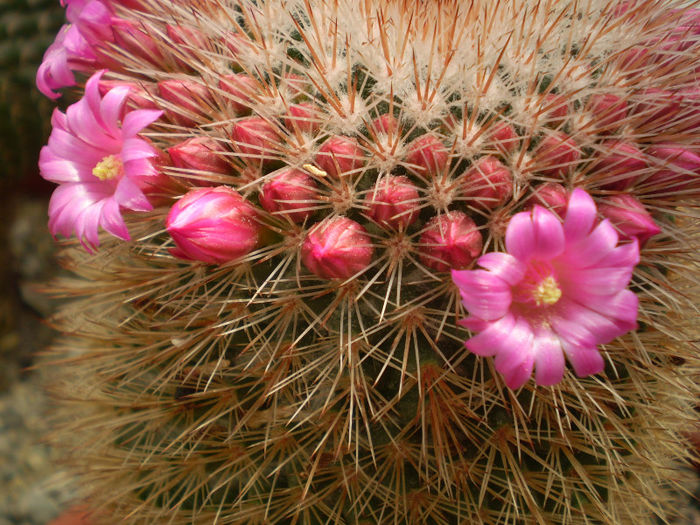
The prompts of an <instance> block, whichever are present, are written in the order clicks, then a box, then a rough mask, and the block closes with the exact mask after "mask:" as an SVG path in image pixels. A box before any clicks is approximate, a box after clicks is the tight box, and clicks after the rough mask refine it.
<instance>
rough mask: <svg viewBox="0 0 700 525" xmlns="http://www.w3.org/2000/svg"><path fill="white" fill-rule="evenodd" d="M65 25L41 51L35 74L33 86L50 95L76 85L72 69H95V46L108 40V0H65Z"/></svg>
mask: <svg viewBox="0 0 700 525" xmlns="http://www.w3.org/2000/svg"><path fill="white" fill-rule="evenodd" d="M61 5H63V6H65V7H66V18H67V19H68V22H70V23H69V24H65V25H64V26H63V27H61V29H60V30H59V32H58V34H57V35H56V39H55V40H54V42H53V43H52V44H51V45H50V46H49V48H48V49H47V50H46V52H45V53H44V58H43V60H42V62H41V65H40V66H39V69H38V70H37V73H36V85H37V87H38V88H39V91H41V92H42V93H43V94H44V95H46V96H47V97H49V98H54V99H55V98H58V97H60V96H61V95H60V94H59V93H56V90H57V89H60V88H63V87H67V86H74V85H75V84H76V81H75V75H74V74H73V72H74V71H91V70H92V71H94V69H95V67H96V64H97V62H98V56H97V53H96V52H95V47H96V46H97V45H98V44H101V43H104V42H107V41H110V40H111V33H112V30H111V28H110V24H111V20H112V11H113V10H112V6H111V4H110V2H109V1H101V0H66V1H64V2H61Z"/></svg>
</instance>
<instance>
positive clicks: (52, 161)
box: [39, 71, 162, 250]
mask: <svg viewBox="0 0 700 525" xmlns="http://www.w3.org/2000/svg"><path fill="white" fill-rule="evenodd" d="M103 73H104V72H103V71H99V72H97V73H95V74H94V75H92V77H90V79H89V80H88V81H87V84H86V85H85V95H84V96H83V98H82V99H81V100H79V101H78V102H76V103H75V104H72V105H71V106H69V107H68V109H67V111H66V113H65V114H63V113H61V112H60V111H59V110H57V109H56V110H54V113H53V116H52V119H51V123H52V125H53V130H52V131H51V136H50V137H49V143H48V145H47V146H44V147H43V148H42V149H41V153H40V155H39V169H40V170H41V176H42V177H44V178H45V179H47V180H50V181H52V182H55V183H57V184H59V186H58V188H56V190H55V191H54V192H53V195H52V196H51V202H50V203H49V230H50V231H51V233H52V234H53V235H57V234H60V235H63V236H65V237H70V236H71V235H72V234H73V233H75V234H76V236H77V238H78V239H79V240H80V242H81V243H82V244H83V246H85V248H87V249H88V250H89V249H91V248H94V247H96V246H98V244H99V238H98V235H97V231H98V228H99V226H102V227H103V228H104V229H105V230H106V231H108V232H109V233H111V234H112V235H114V236H116V237H119V238H120V239H125V240H128V239H129V238H130V237H129V232H128V230H127V228H126V224H125V223H124V219H123V218H122V215H121V211H122V209H127V210H134V211H148V210H151V209H152V206H151V204H150V203H149V202H148V200H147V199H146V196H145V195H144V194H143V191H142V190H141V189H140V185H141V184H143V183H144V181H147V180H148V178H150V177H154V176H156V175H157V172H156V169H155V167H154V166H153V164H152V162H151V158H152V157H155V156H156V155H157V151H156V150H155V149H154V148H153V147H152V146H151V145H150V144H149V143H148V142H147V141H145V140H143V139H140V138H138V136H137V134H138V133H139V132H140V131H141V130H142V129H143V128H145V127H146V126H148V125H149V124H151V123H152V122H153V121H155V120H156V119H157V118H158V117H160V115H161V113H162V112H161V111H157V110H150V109H141V110H136V111H130V112H124V103H125V102H126V100H127V97H128V95H129V89H128V88H127V87H117V88H113V89H111V90H109V91H108V92H107V94H105V96H104V97H101V96H100V92H99V83H100V78H101V77H102V74H103Z"/></svg>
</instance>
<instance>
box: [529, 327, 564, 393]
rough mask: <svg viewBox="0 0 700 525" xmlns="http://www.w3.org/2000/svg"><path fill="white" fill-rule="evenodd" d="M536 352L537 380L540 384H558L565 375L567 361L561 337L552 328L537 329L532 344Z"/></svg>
mask: <svg viewBox="0 0 700 525" xmlns="http://www.w3.org/2000/svg"><path fill="white" fill-rule="evenodd" d="M532 346H533V348H534V352H535V382H536V383H537V384H538V385H542V386H550V385H556V384H557V383H559V382H560V381H561V380H562V378H563V377H564V368H565V366H566V361H565V359H564V352H563V351H562V348H561V342H560V341H559V338H558V337H557V336H556V335H554V334H553V333H552V332H551V331H550V330H547V329H543V328H540V329H538V330H535V338H534V341H533V344H532Z"/></svg>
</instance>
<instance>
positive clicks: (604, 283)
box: [562, 266, 633, 297]
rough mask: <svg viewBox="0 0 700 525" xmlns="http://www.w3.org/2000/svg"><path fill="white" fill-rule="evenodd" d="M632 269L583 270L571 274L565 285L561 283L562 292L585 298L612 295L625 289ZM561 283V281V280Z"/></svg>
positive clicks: (624, 267) (620, 267)
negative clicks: (590, 295)
mask: <svg viewBox="0 0 700 525" xmlns="http://www.w3.org/2000/svg"><path fill="white" fill-rule="evenodd" d="M632 270H633V268H632V267H629V266H618V267H613V268H585V269H581V270H576V271H575V272H572V273H571V275H569V276H568V277H567V281H566V283H564V282H562V287H563V288H566V290H564V292H565V293H566V294H567V295H568V294H573V295H576V296H577V297H585V296H588V295H589V294H592V295H612V294H615V293H617V292H618V291H620V290H622V289H623V288H625V287H626V286H627V285H628V284H629V282H630V279H631V278H632ZM562 281H563V279H562Z"/></svg>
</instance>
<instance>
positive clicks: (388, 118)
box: [371, 113, 400, 135]
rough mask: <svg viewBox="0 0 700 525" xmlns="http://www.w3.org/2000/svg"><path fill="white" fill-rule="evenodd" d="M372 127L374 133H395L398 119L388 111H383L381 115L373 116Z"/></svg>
mask: <svg viewBox="0 0 700 525" xmlns="http://www.w3.org/2000/svg"><path fill="white" fill-rule="evenodd" d="M371 127H372V129H373V130H374V132H375V133H384V134H385V135H395V134H396V133H397V132H398V131H399V129H400V124H399V121H398V120H397V119H396V118H395V117H394V116H393V115H390V114H389V113H384V114H383V115H381V116H379V117H377V118H375V119H374V120H373V121H372V126H371Z"/></svg>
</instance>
